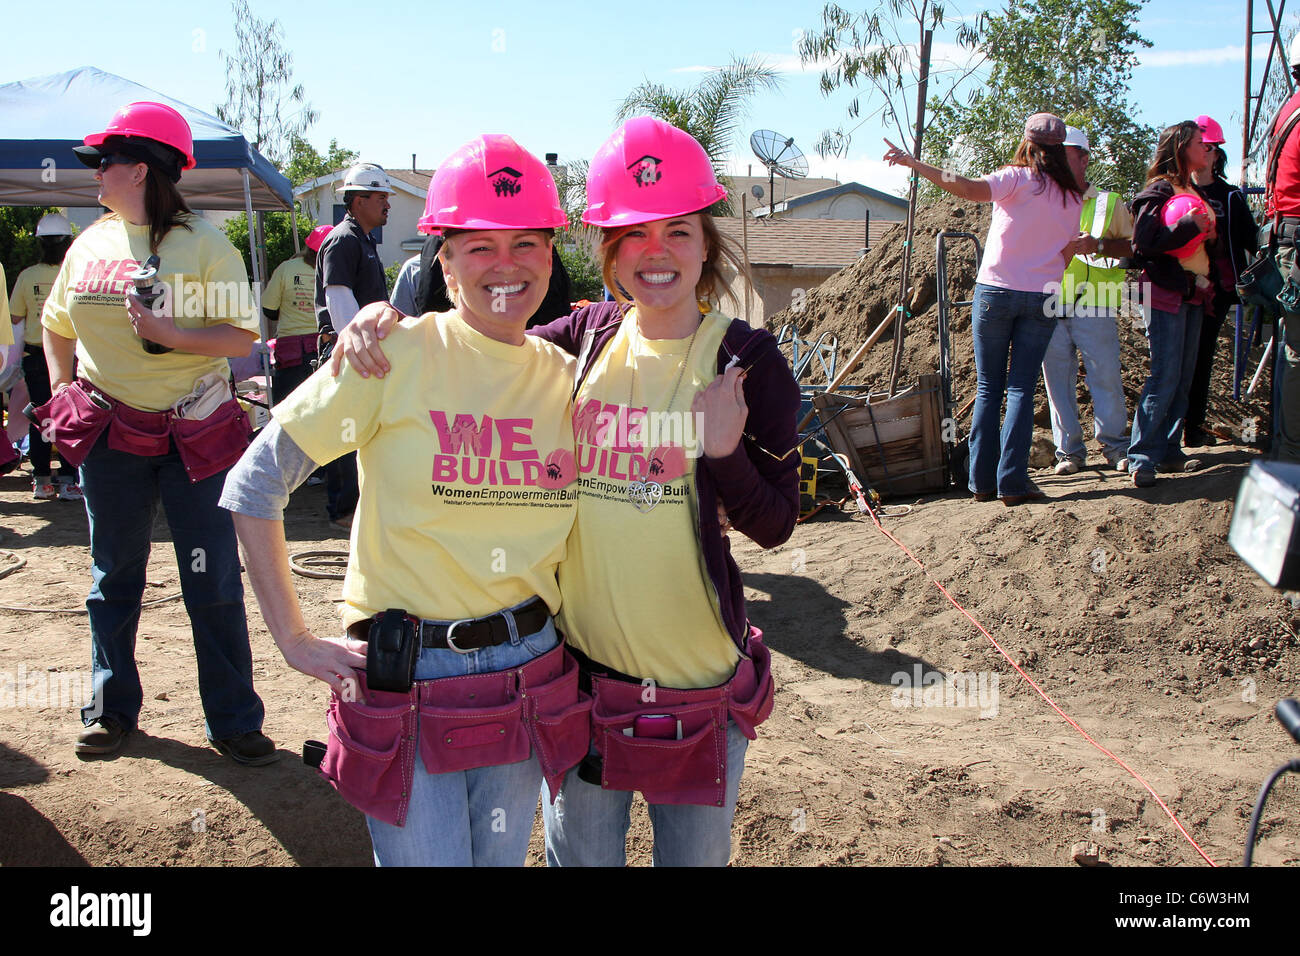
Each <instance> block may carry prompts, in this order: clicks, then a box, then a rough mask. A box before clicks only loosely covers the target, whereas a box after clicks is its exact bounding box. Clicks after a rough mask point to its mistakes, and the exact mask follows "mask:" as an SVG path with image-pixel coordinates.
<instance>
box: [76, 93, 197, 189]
mask: <svg viewBox="0 0 1300 956" xmlns="http://www.w3.org/2000/svg"><path fill="white" fill-rule="evenodd" d="M150 140H151V141H152V143H153V144H157V143H161V144H163V145H164V146H170V147H171V148H172V149H174V150H176V151H177V152H178V153H180V154H181V156H182V157H183V158H184V161H183V162H180V163H179V169H177V171H176V178H177V179H179V178H180V170H181V169H193V168H194V167H195V166H196V165H197V163H196V161H195V159H194V135H193V133H191V132H190V124H189V123H187V122H185V117H184V116H181V114H180V113H178V112H176V110H174V109H172V108H171V107H170V106H167V105H165V104H163V103H149V102H141V103H128V104H127V105H126V106H123V107H122V108H121V109H120V110H118V111H117V112H116V113H114V114H113V118H112V119H111V120H109V121H108V125H107V126H106V127H104V131H103V132H102V133H91V134H90V135H89V136H87V137H86V138H85V140H84V142H85V144H86V145H85V146H77V147H74V149H73V152H75V153H76V154H77V158H78V159H80V160H81V161H82V162H83V163H85V164H86V165H87V166H90V167H95V166H98V165H99V157H100V156H101V155H103V154H104V153H107V152H112V151H113V149H114V148H117V149H119V150H120V151H121V152H124V153H127V154H128V155H134V150H133V149H132V147H143V148H145V149H146V150H147V151H149V152H150V153H152V152H154V151H155V150H154V149H153V148H152V145H151V144H150V143H149V142H148V141H150ZM101 147H103V148H101ZM158 158H159V159H162V158H163V154H161V153H159V154H158ZM141 161H142V162H145V161H147V160H144V159H142V160H141Z"/></svg>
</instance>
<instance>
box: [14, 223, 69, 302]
mask: <svg viewBox="0 0 1300 956" xmlns="http://www.w3.org/2000/svg"><path fill="white" fill-rule="evenodd" d="M59 211H60V210H59V209H58V208H56V207H54V206H0V265H3V266H4V270H5V284H6V288H5V292H8V293H12V292H13V290H14V280H15V279H17V278H18V273H20V272H22V271H23V270H24V269H26V268H27V267H28V266H30V265H34V264H35V263H37V262H39V261H40V258H41V250H40V245H39V243H37V241H36V224H37V223H38V222H40V221H41V217H42V216H44V215H45V214H46V213H47V212H59Z"/></svg>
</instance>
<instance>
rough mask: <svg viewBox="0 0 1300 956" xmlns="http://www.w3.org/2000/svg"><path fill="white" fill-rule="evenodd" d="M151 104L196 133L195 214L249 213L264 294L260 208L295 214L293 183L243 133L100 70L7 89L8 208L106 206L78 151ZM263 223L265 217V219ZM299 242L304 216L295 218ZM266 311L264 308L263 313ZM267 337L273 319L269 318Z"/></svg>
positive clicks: (4, 154)
mask: <svg viewBox="0 0 1300 956" xmlns="http://www.w3.org/2000/svg"><path fill="white" fill-rule="evenodd" d="M140 100H150V101H153V102H155V103H165V104H167V105H168V106H171V107H172V108H174V109H175V110H177V111H178V112H179V113H180V114H181V115H182V116H184V117H185V120H186V122H188V123H189V124H190V130H191V132H192V133H193V135H194V158H195V159H196V160H197V161H198V165H197V166H196V167H195V168H194V169H191V170H188V171H186V172H185V173H184V174H183V175H182V176H181V181H180V183H179V184H178V188H179V189H180V191H181V195H183V196H184V197H185V201H186V202H187V203H189V205H190V208H192V209H229V210H237V209H242V210H244V211H245V212H246V213H247V214H248V222H249V230H248V235H249V246H250V251H251V253H252V261H253V277H252V278H253V283H254V286H255V288H258V289H260V288H261V283H262V272H263V267H264V259H263V257H262V256H261V255H259V250H258V248H257V244H258V243H257V238H256V237H257V236H258V235H260V233H261V231H262V230H261V229H260V228H254V216H253V211H254V210H259V211H265V210H287V211H289V212H290V213H291V214H292V213H293V212H294V206H293V186H292V185H291V184H290V182H289V180H288V179H286V178H285V177H284V176H283V175H282V174H281V173H280V172H279V170H277V169H276V168H275V167H274V166H273V165H272V164H271V162H270V160H268V159H267V158H266V157H265V156H263V155H262V154H261V153H259V152H258V151H257V150H255V149H253V147H252V146H251V145H250V144H249V142H248V140H246V139H245V138H244V136H243V134H242V133H240V132H239V131H238V130H235V129H232V128H231V127H229V126H227V125H226V124H225V123H223V122H222V121H221V120H219V119H217V118H216V117H215V116H212V115H210V114H208V113H204V112H202V111H201V110H196V109H195V108H194V107H192V106H188V105H186V104H185V103H182V102H180V101H179V100H175V99H172V98H171V97H169V96H164V95H163V94H162V93H158V92H157V91H155V90H151V89H149V88H148V87H146V86H141V85H139V84H138V83H132V82H131V81H130V80H126V79H123V78H122V77H120V76H114V75H113V74H112V73H105V72H104V71H103V70H98V69H96V68H95V67H93V66H83V67H80V68H79V69H76V70H72V71H70V72H67V73H56V74H51V75H50V76H38V77H35V78H33V79H30V80H18V81H16V82H13V83H5V84H3V85H0V206H78V207H94V206H98V205H99V198H98V197H99V185H98V183H97V182H96V181H95V174H94V170H92V169H88V168H87V167H85V166H83V165H82V164H81V163H80V162H79V161H78V160H77V157H76V156H75V155H74V154H73V152H72V148H73V147H74V146H80V145H81V144H82V139H83V137H85V136H86V134H88V133H91V132H94V131H96V130H102V129H103V128H104V126H105V124H107V123H108V121H109V119H110V118H111V117H112V116H113V114H114V113H115V112H117V110H118V109H119V108H120V107H122V106H125V105H126V104H127V103H134V102H138V101H140ZM259 218H260V217H259ZM293 234H294V243H295V245H296V244H297V236H298V230H297V216H296V215H295V216H294V230H293ZM259 312H260V310H259ZM262 325H263V328H262V339H263V341H265V339H266V333H267V329H266V327H265V326H266V322H265V317H262Z"/></svg>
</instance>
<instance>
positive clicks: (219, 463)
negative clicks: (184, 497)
mask: <svg viewBox="0 0 1300 956" xmlns="http://www.w3.org/2000/svg"><path fill="white" fill-rule="evenodd" d="M251 434H252V428H251V426H250V425H249V422H248V413H247V412H245V411H244V408H243V406H242V405H240V404H239V402H238V401H236V400H235V399H234V398H233V397H232V398H231V399H230V400H229V401H226V402H224V403H222V404H221V405H220V406H218V407H217V409H216V410H215V411H213V412H212V414H211V415H209V416H208V417H207V418H201V419H191V418H182V417H180V416H179V415H173V416H172V418H171V437H173V438H175V439H176V450H177V451H178V452H179V453H180V456H181V464H182V465H184V466H185V472H186V474H188V475H189V478H190V481H191V482H199V481H202V480H203V479H204V478H210V477H212V476H213V475H215V474H217V473H218V472H220V471H224V470H225V469H226V468H229V467H230V466H231V465H233V464H234V463H235V462H237V461H238V460H239V456H240V455H242V454H243V453H244V450H245V449H246V448H248V440H249V436H250V435H251Z"/></svg>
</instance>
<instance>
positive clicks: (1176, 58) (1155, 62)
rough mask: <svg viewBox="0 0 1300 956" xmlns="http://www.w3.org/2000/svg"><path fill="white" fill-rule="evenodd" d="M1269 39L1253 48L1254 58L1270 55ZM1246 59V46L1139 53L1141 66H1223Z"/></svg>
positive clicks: (1259, 58) (1260, 58)
mask: <svg viewBox="0 0 1300 956" xmlns="http://www.w3.org/2000/svg"><path fill="white" fill-rule="evenodd" d="M1268 46H1269V44H1268V41H1267V40H1261V41H1259V42H1257V43H1255V45H1254V46H1253V47H1252V48H1251V51H1252V53H1253V55H1254V59H1256V60H1262V59H1264V58H1265V57H1267V56H1268ZM1245 59H1246V47H1245V46H1244V45H1241V44H1238V45H1236V46H1232V45H1229V46H1221V47H1210V48H1207V49H1201V50H1144V51H1142V52H1141V53H1139V54H1138V65H1139V66H1150V67H1163V66H1223V65H1225V64H1237V63H1242V62H1244V61H1245Z"/></svg>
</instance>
